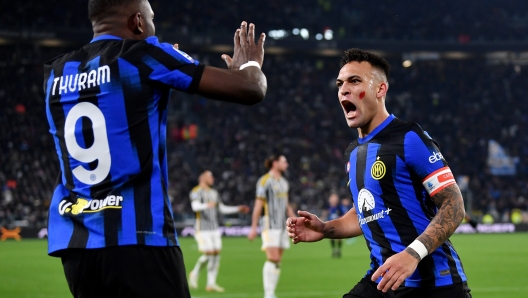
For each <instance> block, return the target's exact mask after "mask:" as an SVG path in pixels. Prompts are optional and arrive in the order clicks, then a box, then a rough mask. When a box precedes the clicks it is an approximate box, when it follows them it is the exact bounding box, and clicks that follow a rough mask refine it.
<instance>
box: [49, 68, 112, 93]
mask: <svg viewBox="0 0 528 298" xmlns="http://www.w3.org/2000/svg"><path fill="white" fill-rule="evenodd" d="M109 82H110V67H109V66H108V65H104V66H101V67H98V68H97V69H92V70H91V71H90V72H83V73H80V74H79V73H77V74H75V75H73V74H71V75H65V76H60V77H57V78H55V79H53V88H52V91H51V95H55V94H59V95H62V94H66V93H68V92H76V91H81V90H83V89H88V88H93V87H96V86H99V85H102V84H105V83H109Z"/></svg>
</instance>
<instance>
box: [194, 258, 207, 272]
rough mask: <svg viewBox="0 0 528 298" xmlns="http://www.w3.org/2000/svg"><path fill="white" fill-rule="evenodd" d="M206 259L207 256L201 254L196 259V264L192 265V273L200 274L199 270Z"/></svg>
mask: <svg viewBox="0 0 528 298" xmlns="http://www.w3.org/2000/svg"><path fill="white" fill-rule="evenodd" d="M208 260H209V258H208V256H206V255H201V256H200V257H199V258H198V261H196V265H194V268H193V270H192V271H193V272H194V273H193V274H196V276H198V275H200V270H202V268H203V266H204V265H205V263H207V261H208Z"/></svg>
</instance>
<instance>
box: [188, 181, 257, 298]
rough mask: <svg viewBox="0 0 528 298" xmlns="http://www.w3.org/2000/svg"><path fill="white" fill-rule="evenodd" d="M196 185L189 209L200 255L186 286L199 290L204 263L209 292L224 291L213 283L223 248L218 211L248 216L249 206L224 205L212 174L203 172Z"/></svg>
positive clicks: (206, 288) (191, 195) (192, 192)
mask: <svg viewBox="0 0 528 298" xmlns="http://www.w3.org/2000/svg"><path fill="white" fill-rule="evenodd" d="M198 181H199V184H198V186H196V187H195V188H193V190H192V191H191V194H190V198H191V207H192V210H193V211H194V212H195V214H196V222H195V224H194V229H195V232H194V238H195V239H196V242H198V250H200V252H202V253H203V255H202V256H200V258H198V261H197V262H196V265H195V266H194V269H193V270H191V272H190V274H189V286H190V287H191V288H194V289H196V288H198V277H199V274H200V270H201V269H202V268H203V267H204V265H205V264H207V286H206V287H205V290H206V291H208V292H211V291H216V292H224V288H222V287H220V286H219V285H217V284H216V277H217V275H218V269H219V267H220V250H221V249H222V238H221V237H222V235H221V232H220V230H219V229H218V211H220V213H222V214H233V213H237V212H241V213H248V212H249V206H246V205H240V206H226V205H224V204H223V203H222V201H221V200H220V197H219V196H218V192H217V191H216V189H214V188H212V187H213V184H214V176H213V173H211V171H204V172H203V173H202V174H201V175H200V177H199V178H198Z"/></svg>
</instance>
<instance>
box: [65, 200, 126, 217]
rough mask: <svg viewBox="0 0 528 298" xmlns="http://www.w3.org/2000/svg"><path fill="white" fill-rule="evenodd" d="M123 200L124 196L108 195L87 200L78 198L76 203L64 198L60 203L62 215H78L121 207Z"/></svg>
mask: <svg viewBox="0 0 528 298" xmlns="http://www.w3.org/2000/svg"><path fill="white" fill-rule="evenodd" d="M122 202H123V197H122V196H114V195H111V196H108V197H106V198H104V199H102V200H96V199H94V200H90V201H89V200H87V199H83V198H77V201H76V202H75V203H72V202H71V201H70V200H68V199H64V200H62V201H61V202H60V204H59V213H60V215H65V214H72V215H77V214H81V213H94V212H99V211H101V210H103V209H108V208H112V209H121V208H123V207H122V205H121V204H122Z"/></svg>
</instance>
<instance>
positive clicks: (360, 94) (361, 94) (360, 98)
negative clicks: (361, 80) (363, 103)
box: [359, 91, 365, 100]
mask: <svg viewBox="0 0 528 298" xmlns="http://www.w3.org/2000/svg"><path fill="white" fill-rule="evenodd" d="M363 97H365V91H363V92H361V93H359V100H362V99H363Z"/></svg>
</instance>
